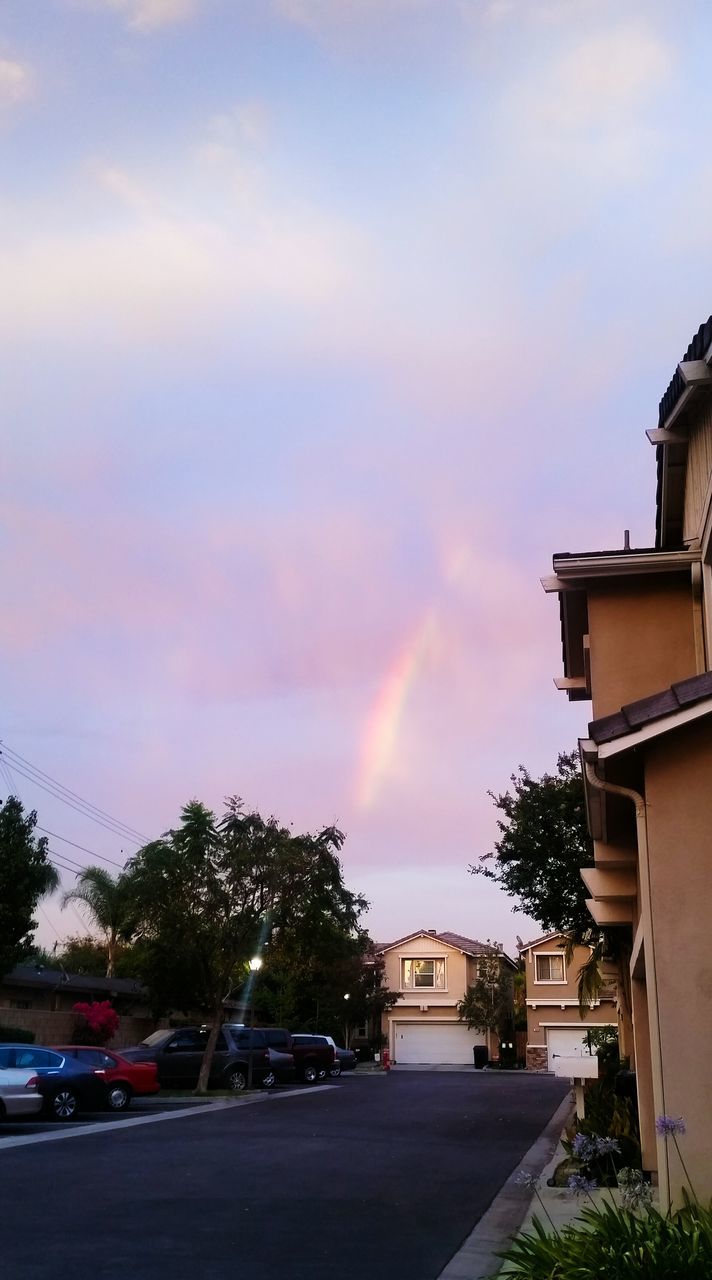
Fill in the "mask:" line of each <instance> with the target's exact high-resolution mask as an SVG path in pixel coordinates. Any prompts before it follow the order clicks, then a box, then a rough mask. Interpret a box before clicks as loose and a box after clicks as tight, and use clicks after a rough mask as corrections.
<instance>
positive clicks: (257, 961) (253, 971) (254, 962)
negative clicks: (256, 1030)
mask: <svg viewBox="0 0 712 1280" xmlns="http://www.w3.org/2000/svg"><path fill="white" fill-rule="evenodd" d="M261 968H262V957H261V956H253V957H252V959H251V960H250V1041H249V1043H250V1047H249V1050H248V1057H247V1087H248V1089H251V1088H252V1056H253V1047H252V1030H253V1027H254V1025H255V981H256V979H257V974H258V973H259V971H260V969H261Z"/></svg>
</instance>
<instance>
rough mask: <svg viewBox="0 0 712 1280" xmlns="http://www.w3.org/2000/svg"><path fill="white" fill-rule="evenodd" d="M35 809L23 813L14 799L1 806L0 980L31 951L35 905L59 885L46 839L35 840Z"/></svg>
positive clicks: (20, 805) (15, 797)
mask: <svg viewBox="0 0 712 1280" xmlns="http://www.w3.org/2000/svg"><path fill="white" fill-rule="evenodd" d="M36 825H37V814H36V812H35V810H34V809H33V810H31V812H30V813H28V814H25V811H24V808H23V806H22V802H21V801H20V800H19V799H18V798H17V796H8V798H7V800H6V801H5V803H4V804H0V977H1V976H4V975H5V974H6V973H9V972H10V970H11V969H13V968H14V966H15V965H16V964H18V962H19V961H20V960H21V959H22V957H23V955H27V953H28V952H29V951H30V950H31V948H32V939H33V935H34V932H35V929H36V928H37V921H36V920H34V919H33V918H32V917H33V914H34V911H35V908H36V907H37V904H38V902H39V901H40V899H41V898H43V897H45V895H46V894H48V893H51V892H52V891H53V890H54V889H56V888H57V886H58V884H59V877H58V875H57V872H56V871H55V869H54V867H53V866H52V864H51V862H50V861H49V858H48V856H47V838H46V836H41V837H40V838H39V839H37V840H36V839H35V837H34V830H35V827H36Z"/></svg>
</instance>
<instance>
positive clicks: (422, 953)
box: [384, 934, 475, 1017]
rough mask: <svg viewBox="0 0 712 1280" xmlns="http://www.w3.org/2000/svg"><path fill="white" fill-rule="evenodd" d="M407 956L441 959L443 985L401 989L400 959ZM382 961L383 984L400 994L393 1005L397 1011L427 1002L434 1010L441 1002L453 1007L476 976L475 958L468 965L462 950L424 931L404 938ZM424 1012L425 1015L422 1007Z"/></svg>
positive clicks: (416, 1006)
mask: <svg viewBox="0 0 712 1280" xmlns="http://www.w3.org/2000/svg"><path fill="white" fill-rule="evenodd" d="M408 958H410V959H417V960H429V959H444V960H445V987H444V989H442V990H438V989H434V988H430V987H421V988H419V989H418V990H410V989H405V990H404V989H403V987H402V986H401V960H403V959H408ZM384 962H385V981H386V985H387V986H388V988H389V990H391V991H398V992H400V993H401V998H400V1000H399V1001H398V1004H397V1005H396V1011H397V1013H399V1014H402V1013H403V1012H404V1011H405V1010H406V1009H407V1008H409V1007H411V1006H415V1008H416V1009H420V1006H421V1005H423V1004H426V1005H428V1011H432V1010H435V1011H437V1008H438V1007H440V1008H442V1007H443V1006H448V1007H450V1008H452V1007H453V1006H454V1005H455V1004H456V1003H457V1001H458V1000H461V999H462V997H463V996H464V994H465V991H466V990H467V986H468V983H471V982H474V978H475V972H474V961H470V963H469V965H468V958H467V957H466V956H464V955H463V954H462V952H461V951H458V950H456V949H454V948H453V947H448V946H447V945H446V944H445V943H444V942H438V940H437V938H431V937H428V935H427V934H423V935H420V936H419V937H417V938H414V939H411V940H410V941H409V942H404V943H402V944H401V945H400V946H398V947H396V948H395V949H394V950H392V951H387V952H386V954H385V956H384ZM423 1016H424V1017H425V1016H426V1012H425V1011H423Z"/></svg>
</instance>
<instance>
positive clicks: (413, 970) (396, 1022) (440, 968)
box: [377, 929, 517, 1066]
mask: <svg viewBox="0 0 712 1280" xmlns="http://www.w3.org/2000/svg"><path fill="white" fill-rule="evenodd" d="M377 954H378V955H379V956H381V957H382V959H383V962H384V966H385V970H384V979H385V982H386V985H387V986H388V987H389V988H390V990H391V991H397V992H398V993H399V996H400V998H399V1000H398V1004H397V1005H396V1006H395V1007H394V1008H393V1009H391V1010H389V1011H388V1013H386V1014H384V1016H383V1033H384V1036H385V1037H386V1044H387V1047H388V1051H389V1053H390V1056H391V1061H392V1062H394V1063H400V1064H405V1063H423V1064H429V1065H433V1066H435V1065H440V1064H458V1063H461V1064H462V1063H467V1064H469V1065H470V1066H471V1065H472V1064H473V1048H474V1046H475V1045H482V1046H484V1048H485V1049H486V1050H487V1056H488V1057H496V1056H497V1053H498V1043H497V1036H496V1034H495V1033H494V1032H483V1031H474V1030H472V1031H470V1030H468V1028H467V1027H466V1025H465V1023H464V1022H460V1021H459V1019H458V1016H457V1009H456V1005H457V1003H458V1001H460V1000H462V998H463V996H464V995H465V993H466V991H467V988H468V987H470V986H472V985H473V984H474V983H475V982H476V980H477V976H478V964H479V962H480V960H481V959H482V958H483V957H484V956H488V955H490V954H491V947H490V946H488V945H487V944H485V943H482V942H477V941H475V939H474V938H464V937H462V936H461V935H460V934H458V933H438V932H437V930H435V929H420V930H418V932H417V933H410V934H408V935H407V936H406V937H405V938H398V939H396V941H395V942H389V943H386V944H383V943H381V944H379V946H378V951H377ZM501 964H502V965H503V966H504V967H505V968H506V969H507V970H508V971H512V972H515V971H516V968H517V966H516V964H515V962H514V961H513V960H511V959H510V958H509V956H506V955H504V953H502V954H501Z"/></svg>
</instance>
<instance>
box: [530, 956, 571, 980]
mask: <svg viewBox="0 0 712 1280" xmlns="http://www.w3.org/2000/svg"><path fill="white" fill-rule="evenodd" d="M534 968H535V973H536V977H535V981H536V982H565V981H566V976H565V974H564V957H563V956H562V955H537V956H534Z"/></svg>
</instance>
